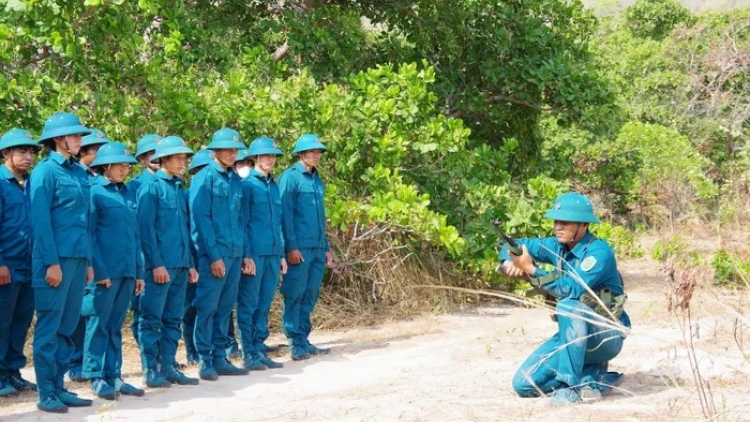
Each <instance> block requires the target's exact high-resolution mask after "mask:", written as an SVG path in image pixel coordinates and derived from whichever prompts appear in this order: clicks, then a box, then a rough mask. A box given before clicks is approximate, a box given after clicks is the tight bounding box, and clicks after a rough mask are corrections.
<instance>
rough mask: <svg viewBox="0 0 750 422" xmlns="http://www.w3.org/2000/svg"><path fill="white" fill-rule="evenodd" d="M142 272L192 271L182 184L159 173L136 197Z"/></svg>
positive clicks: (188, 225) (175, 177) (192, 265)
mask: <svg viewBox="0 0 750 422" xmlns="http://www.w3.org/2000/svg"><path fill="white" fill-rule="evenodd" d="M137 197H138V199H137V214H138V229H139V231H140V232H139V234H140V237H141V250H142V251H143V261H144V268H145V269H146V270H147V271H148V270H153V269H154V268H158V267H162V266H163V267H165V268H195V265H194V263H193V256H192V254H191V253H190V249H191V245H190V222H189V220H188V208H187V202H186V201H185V193H184V191H183V189H182V180H181V179H180V178H179V177H177V176H173V177H169V176H167V174H166V173H164V172H163V171H161V170H159V171H157V172H156V175H155V177H154V178H153V179H151V180H149V181H148V182H147V183H146V184H145V185H143V186H141V188H140V189H139V190H138V194H137Z"/></svg>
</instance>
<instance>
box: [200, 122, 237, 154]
mask: <svg viewBox="0 0 750 422" xmlns="http://www.w3.org/2000/svg"><path fill="white" fill-rule="evenodd" d="M206 149H239V150H242V149H245V144H243V143H242V139H241V138H240V134H239V132H237V131H236V130H234V129H230V128H228V127H225V128H223V129H219V130H217V131H216V132H214V134H213V136H211V143H209V144H208V145H207V146H206Z"/></svg>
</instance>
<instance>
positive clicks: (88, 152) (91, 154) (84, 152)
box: [80, 144, 102, 166]
mask: <svg viewBox="0 0 750 422" xmlns="http://www.w3.org/2000/svg"><path fill="white" fill-rule="evenodd" d="M101 146H102V145H101V144H98V145H89V146H87V147H83V148H81V149H80V152H81V160H80V161H81V163H83V164H85V165H87V166H88V165H91V163H93V162H94V158H96V153H97V152H99V148H101Z"/></svg>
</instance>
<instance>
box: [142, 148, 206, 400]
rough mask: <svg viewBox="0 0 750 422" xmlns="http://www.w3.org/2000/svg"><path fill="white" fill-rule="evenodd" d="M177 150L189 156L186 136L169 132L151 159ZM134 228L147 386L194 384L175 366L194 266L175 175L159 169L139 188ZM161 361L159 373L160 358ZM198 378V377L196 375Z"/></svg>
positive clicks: (186, 219)
mask: <svg viewBox="0 0 750 422" xmlns="http://www.w3.org/2000/svg"><path fill="white" fill-rule="evenodd" d="M176 154H188V155H192V154H193V152H192V151H191V150H190V149H189V148H187V147H186V146H185V141H183V140H182V139H181V138H178V137H176V136H168V137H166V138H163V139H162V140H161V141H159V144H158V145H157V148H156V153H155V154H154V156H153V158H152V161H154V162H156V161H158V160H159V159H161V158H165V157H168V156H170V155H176ZM137 204H138V205H137V209H138V228H139V230H140V236H141V250H142V251H143V256H144V267H145V271H146V272H145V280H144V281H145V282H146V286H145V289H144V292H143V294H142V295H141V300H140V311H141V313H140V318H139V323H138V340H139V341H138V343H139V345H140V349H141V361H142V364H143V369H144V375H145V381H146V385H147V386H149V387H168V386H170V383H171V382H172V381H174V382H176V383H179V384H195V383H197V382H193V381H192V380H188V379H186V377H184V375H183V374H181V373H179V372H178V371H177V369H176V364H177V362H176V361H175V355H176V353H177V344H178V342H179V340H180V337H181V335H182V330H181V327H180V323H181V321H182V314H183V309H184V306H185V289H186V286H187V284H188V276H189V274H188V273H189V270H190V269H191V268H194V264H193V258H192V255H191V253H190V252H191V245H190V227H189V220H188V208H187V203H186V201H185V194H184V193H183V188H182V180H181V179H180V177H179V176H176V175H175V176H172V177H170V176H168V175H167V174H166V173H164V171H163V170H159V171H157V172H156V176H155V177H154V179H152V180H150V181H149V182H148V183H147V184H145V185H143V186H142V187H141V188H140V189H139V191H138V200H137ZM159 267H164V268H165V269H166V270H167V272H168V273H169V281H168V282H166V283H157V282H156V281H155V280H154V275H153V270H154V269H155V268H159ZM159 362H160V363H161V372H159V370H158V363H159ZM195 381H197V380H195Z"/></svg>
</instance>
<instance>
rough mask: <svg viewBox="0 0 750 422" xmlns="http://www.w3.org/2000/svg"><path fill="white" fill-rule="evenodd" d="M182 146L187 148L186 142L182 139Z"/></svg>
mask: <svg viewBox="0 0 750 422" xmlns="http://www.w3.org/2000/svg"><path fill="white" fill-rule="evenodd" d="M182 146H183V147H186V146H187V141H186V140H184V139H183V140H182Z"/></svg>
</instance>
